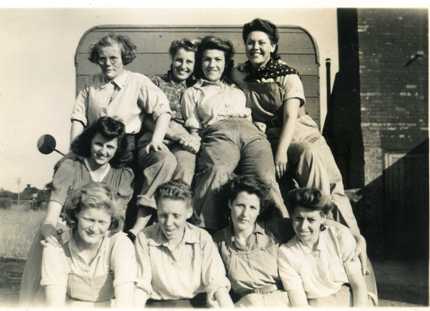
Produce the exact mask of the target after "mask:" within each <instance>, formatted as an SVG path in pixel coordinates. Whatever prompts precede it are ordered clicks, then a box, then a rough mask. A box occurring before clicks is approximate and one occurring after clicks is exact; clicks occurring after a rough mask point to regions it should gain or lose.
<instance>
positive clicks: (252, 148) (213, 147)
mask: <svg viewBox="0 0 430 311" xmlns="http://www.w3.org/2000/svg"><path fill="white" fill-rule="evenodd" d="M233 53H234V51H233V45H232V43H231V42H230V41H226V40H222V39H220V38H217V37H213V36H207V37H205V38H203V39H202V41H201V42H200V44H199V48H198V50H197V54H196V70H195V74H196V77H197V78H198V79H199V80H198V81H197V83H196V84H194V85H193V86H192V87H190V88H188V89H187V90H186V91H185V93H184V95H183V97H182V109H183V115H184V119H185V127H186V128H188V130H189V131H190V132H191V134H192V135H195V136H200V137H201V139H202V143H201V148H200V152H199V154H198V157H197V169H196V176H195V178H194V184H195V195H194V202H193V205H194V209H195V214H196V216H197V217H198V218H197V222H198V223H199V225H200V226H202V227H205V228H206V229H208V230H210V231H212V232H213V231H216V230H219V229H221V228H222V227H223V226H224V225H225V223H224V222H223V221H222V220H223V217H224V216H223V214H222V211H221V210H220V209H219V208H217V202H216V198H217V192H218V191H219V189H220V188H221V187H222V186H223V185H224V184H225V183H226V182H227V181H228V180H229V178H230V177H231V175H232V173H233V172H234V171H235V170H237V171H240V173H241V174H254V175H256V176H258V177H259V178H261V179H262V180H263V181H264V183H266V184H267V185H269V187H270V189H271V190H270V195H271V197H272V199H273V200H274V202H275V204H276V207H277V208H278V209H279V211H280V213H281V215H282V216H286V215H287V209H286V207H285V204H284V202H283V201H282V197H281V193H280V190H279V186H278V184H277V183H276V177H275V167H274V163H273V157H272V153H271V149H270V144H269V142H268V141H267V139H266V138H265V136H264V134H263V133H261V132H260V131H259V130H258V129H257V128H256V127H255V126H254V124H253V123H252V121H251V111H250V109H249V108H247V107H246V97H245V94H244V93H243V92H242V91H241V90H240V89H239V88H237V87H236V86H235V85H233V84H231V83H230V80H229V76H230V72H231V69H232V68H233Z"/></svg>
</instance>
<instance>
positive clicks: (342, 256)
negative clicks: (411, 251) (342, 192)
mask: <svg viewBox="0 0 430 311" xmlns="http://www.w3.org/2000/svg"><path fill="white" fill-rule="evenodd" d="M287 204H288V207H289V208H291V209H292V226H293V230H294V232H295V236H294V237H293V238H292V239H291V240H290V241H289V242H287V243H286V244H283V245H282V246H281V247H280V249H279V258H278V266H279V275H280V277H281V280H282V284H283V285H284V287H285V290H286V291H287V292H288V297H289V298H290V303H291V305H292V306H293V307H306V306H308V305H311V306H325V307H330V306H331V307H342V306H343V307H348V306H357V307H366V306H369V302H373V304H377V293H376V287H375V285H374V284H375V280H374V279H371V278H369V277H368V278H367V280H368V281H371V282H368V284H369V285H370V286H368V285H367V284H366V278H365V277H364V276H363V274H362V271H361V264H360V259H359V258H358V254H357V243H356V241H355V239H354V237H353V235H352V233H351V231H350V230H349V229H348V228H347V227H346V226H343V225H340V224H337V225H336V226H333V224H332V223H329V222H327V215H328V214H329V212H330V210H331V209H333V208H334V204H333V202H332V201H331V199H330V197H328V196H327V195H324V194H322V193H321V191H320V190H318V189H315V188H299V189H295V190H292V191H290V192H289V193H288V196H287ZM371 276H372V277H373V274H372V275H371Z"/></svg>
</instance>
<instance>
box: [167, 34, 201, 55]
mask: <svg viewBox="0 0 430 311" xmlns="http://www.w3.org/2000/svg"><path fill="white" fill-rule="evenodd" d="M197 47H198V44H197V41H196V40H190V39H187V38H183V39H180V40H173V41H172V43H170V47H169V55H170V57H171V58H173V57H175V55H176V53H177V52H178V51H179V49H184V50H185V51H188V52H194V53H196V52H197Z"/></svg>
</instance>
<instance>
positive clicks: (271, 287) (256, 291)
mask: <svg viewBox="0 0 430 311" xmlns="http://www.w3.org/2000/svg"><path fill="white" fill-rule="evenodd" d="M278 289H279V288H278V286H276V285H275V284H271V285H266V286H263V287H260V288H254V289H251V290H249V291H248V292H246V293H245V295H249V294H270V293H273V292H275V291H277V290H278ZM245 295H243V296H245Z"/></svg>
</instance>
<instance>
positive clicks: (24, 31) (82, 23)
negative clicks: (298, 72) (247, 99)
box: [0, 1, 338, 191]
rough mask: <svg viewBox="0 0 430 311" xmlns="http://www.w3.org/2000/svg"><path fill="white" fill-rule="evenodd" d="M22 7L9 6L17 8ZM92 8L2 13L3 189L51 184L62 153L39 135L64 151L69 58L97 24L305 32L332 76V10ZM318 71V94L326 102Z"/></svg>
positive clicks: (71, 86)
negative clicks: (271, 26)
mask: <svg viewBox="0 0 430 311" xmlns="http://www.w3.org/2000/svg"><path fill="white" fill-rule="evenodd" d="M22 2H23V1H17V2H13V3H14V5H15V6H16V7H20V4H21V3H22ZM38 3H39V2H38ZM41 3H42V4H43V2H41ZM78 3H79V1H78ZM89 3H92V5H90V6H89V8H84V9H76V8H55V9H54V8H36V9H34V8H33V9H30V8H20V9H11V8H0V42H2V45H1V47H0V57H1V60H2V62H1V69H2V75H1V76H0V188H5V189H8V190H11V191H18V190H20V191H21V190H22V189H23V188H24V187H25V186H26V184H31V185H33V186H36V187H39V188H43V187H44V185H45V184H46V183H48V182H49V181H50V179H51V178H52V173H53V167H54V165H55V163H56V161H58V160H59V159H60V156H59V155H58V154H55V153H53V154H50V155H42V154H40V153H39V152H38V151H37V148H36V141H37V139H38V137H39V136H40V135H42V134H45V133H50V134H52V135H53V136H55V137H56V139H57V149H59V150H61V151H68V145H69V138H68V137H69V129H70V119H69V118H70V112H71V110H72V107H73V103H74V98H75V67H74V54H75V50H76V48H77V46H78V42H79V40H80V38H81V37H82V35H83V34H84V32H85V31H86V30H88V29H90V28H92V27H94V26H96V25H102V24H128V25H193V24H194V25H223V24H225V25H242V24H243V23H245V22H248V21H249V20H251V19H252V18H255V17H263V18H267V19H269V20H271V21H273V22H274V23H275V24H280V25H296V26H301V27H303V28H305V29H306V30H307V31H308V32H309V33H310V34H311V35H312V36H313V37H314V38H315V39H316V41H317V43H318V48H319V52H320V62H322V63H323V60H324V59H325V58H331V59H332V61H333V63H332V75H333V76H334V74H335V73H336V71H337V68H338V67H337V66H338V64H337V57H338V54H337V29H336V9H335V8H334V7H328V8H323V9H318V8H305V9H294V8H277V9H262V8H259V9H243V8H242V9H241V8H227V9H216V8H215V9H214V8H211V9H208V8H203V9H184V8H182V9H173V8H164V9H150V8H134V9H132V8H110V9H106V8H94V6H95V5H96V4H97V2H96V1H93V2H89ZM104 3H111V2H109V1H107V2H104ZM159 3H160V4H163V3H165V1H161V2H159ZM184 3H185V2H184ZM239 3H240V2H239ZM269 3H270V2H269ZM260 4H261V3H260ZM105 5H106V4H105ZM2 6H4V3H2ZM23 6H24V5H23ZM66 6H67V5H66ZM112 6H113V5H112ZM48 7H49V5H48ZM321 67H324V66H321ZM321 70H322V69H321ZM321 70H320V79H321V81H320V82H321V88H320V97H321V98H322V99H324V98H325V81H324V79H325V73H324V72H322V71H321ZM332 81H333V79H332ZM322 111H323V112H324V103H323V107H322Z"/></svg>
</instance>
